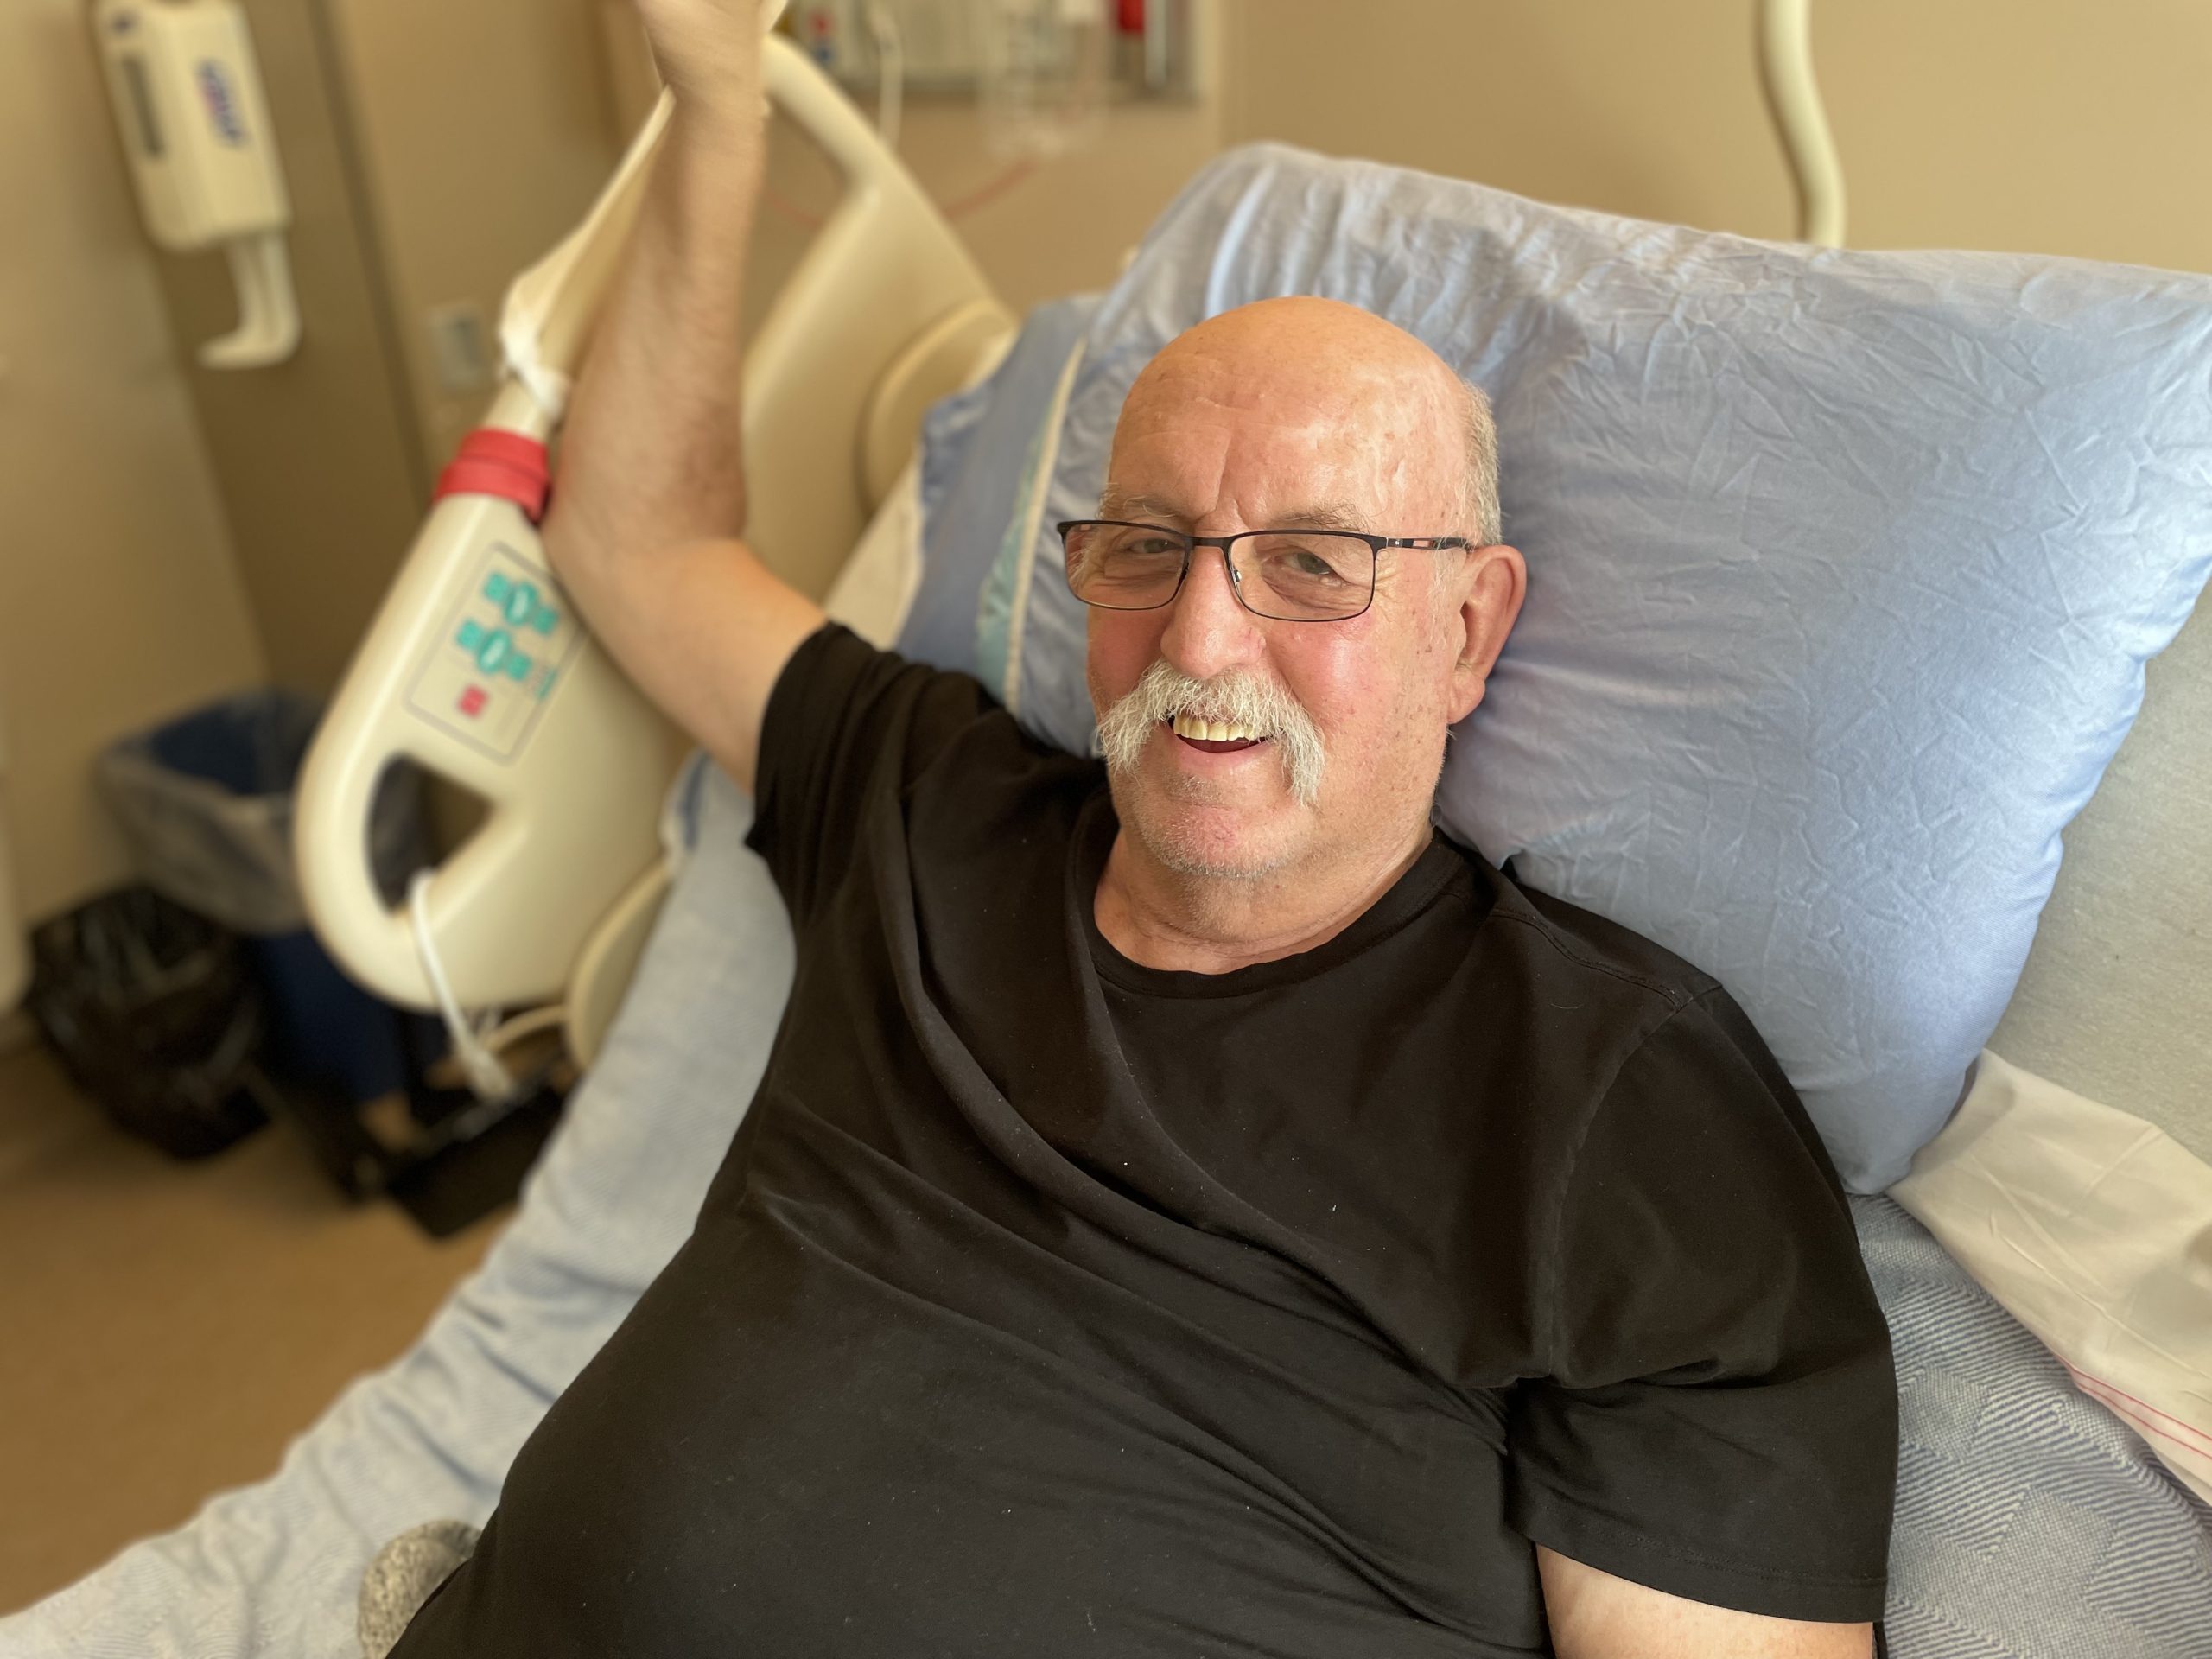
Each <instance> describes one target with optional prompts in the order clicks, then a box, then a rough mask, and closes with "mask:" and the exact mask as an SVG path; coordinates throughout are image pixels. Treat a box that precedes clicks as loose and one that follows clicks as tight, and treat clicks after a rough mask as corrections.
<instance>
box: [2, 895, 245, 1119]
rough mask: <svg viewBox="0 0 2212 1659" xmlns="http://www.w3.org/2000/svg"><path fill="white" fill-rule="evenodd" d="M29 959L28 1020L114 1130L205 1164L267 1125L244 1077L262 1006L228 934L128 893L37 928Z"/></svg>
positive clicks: (153, 898) (238, 945) (154, 899)
mask: <svg viewBox="0 0 2212 1659" xmlns="http://www.w3.org/2000/svg"><path fill="white" fill-rule="evenodd" d="M31 955H32V958H33V961H34V963H35V968H34V970H33V973H32V977H31V988H30V993H29V996H28V997H26V998H25V1005H26V1006H27V1007H29V1010H30V1014H31V1017H32V1019H34V1020H36V1021H37V1023H38V1027H39V1031H40V1033H41V1035H43V1036H44V1037H45V1039H46V1040H47V1044H48V1046H49V1047H50V1048H52V1049H53V1051H54V1053H55V1054H56V1055H57V1056H59V1057H60V1061H61V1065H62V1069H63V1070H64V1071H67V1072H68V1074H69V1076H70V1078H71V1080H72V1081H73V1082H74V1083H75V1084H77V1086H78V1087H79V1089H81V1090H84V1091H85V1092H86V1094H88V1095H90V1096H92V1098H93V1099H94V1100H96V1101H98V1102H99V1103H100V1104H101V1105H102V1106H103V1107H105V1109H107V1112H108V1115H109V1116H111V1117H112V1118H114V1119H115V1121H116V1122H118V1124H120V1125H121V1126H122V1127H123V1128H125V1129H128V1130H130V1133H132V1134H133V1135H139V1136H142V1137H143V1138H144V1139H146V1140H148V1141H152V1142H153V1143H154V1144H155V1145H156V1146H157V1147H161V1148H162V1151H164V1152H166V1153H168V1154H170V1155H171V1156H173V1157H177V1158H204V1157H206V1156H207V1154H210V1153H215V1152H220V1151H221V1150H222V1149H223V1148H224V1147H227V1146H229V1145H230V1144H231V1143H232V1141H237V1140H238V1139H239V1138H240V1137H241V1136H243V1135H247V1134H249V1133H250V1132H251V1131H252V1130H254V1129H257V1128H260V1126H261V1125H262V1124H263V1123H264V1122H267V1121H268V1117H267V1114H265V1113H264V1111H263V1110H262V1109H261V1105H260V1103H259V1102H258V1100H257V1098H256V1097H255V1096H254V1094H253V1092H252V1089H251V1081H250V1078H249V1072H250V1070H251V1066H252V1064H253V1057H254V1054H255V1052H256V1050H257V1048H258V1047H259V1046H260V1043H261V1035H262V1008H261V997H260V992H259V988H258V987H257V984H256V983H255V980H254V976H253V970H252V969H251V965H250V964H249V963H247V961H246V959H245V949H244V946H243V944H242V942H241V941H240V939H239V938H238V935H237V934H235V933H232V931H230V930H229V929H227V928H225V927H221V926H219V925H217V924H215V923H213V922H211V921H209V920H207V918H205V917H201V916H195V915H194V914H193V913H192V912H190V911H188V910H186V909H185V908H184V907H183V906H181V905H175V904H172V903H170V902H169V901H168V899H164V898H162V896H161V895H160V894H159V893H156V892H154V891H153V889H152V888H150V887H143V886H139V887H124V888H122V889H119V890H118V891H117V892H114V893H104V894H102V895H101V896H100V897H99V898H97V899H93V900H92V901H91V902H90V903H89V904H84V905H79V906H78V907H77V908H76V909H74V910H73V911H71V912H68V913H67V915H64V916H60V917H58V918H55V919H54V920H53V921H50V922H48V923H46V924H45V925H42V926H41V927H40V928H39V929H38V930H37V931H36V932H35V933H34V934H33V935H32V936H31Z"/></svg>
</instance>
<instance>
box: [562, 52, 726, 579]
mask: <svg viewBox="0 0 2212 1659" xmlns="http://www.w3.org/2000/svg"><path fill="white" fill-rule="evenodd" d="M765 148H766V120H765V116H764V114H763V112H762V105H761V100H760V96H759V93H758V91H757V89H756V90H755V91H754V92H753V95H752V96H751V97H750V98H741V99H736V100H734V102H732V103H731V104H728V105H724V106H721V107H716V108H713V109H707V110H702V109H697V108H693V107H688V106H687V105H685V104H684V103H683V102H681V101H679V102H678V104H677V107H676V109H675V111H674V112H673V114H672V116H671V120H670V123H669V129H668V131H667V133H666V135H665V136H664V138H663V140H662V145H661V154H660V156H659V157H658V162H657V163H656V165H655V168H654V170H653V175H652V178H651V180H650V181H648V184H647V187H646V194H645V200H644V201H643V203H642V204H641V205H640V210H639V217H638V222H637V225H636V226H635V228H634V230H633V231H632V237H631V243H630V247H629V249H628V251H627V253H626V258H625V261H624V264H623V268H622V270H621V271H620V275H619V276H618V277H617V278H616V279H615V283H614V287H613V291H612V293H611V294H610V295H609V296H608V301H607V308H606V309H605V311H604V312H603V313H602V315H601V321H600V323H599V326H598V328H597V330H596V332H595V334H594V338H593V340H592V344H591V347H590V350H589V352H588V355H587V357H586V360H585V365H584V372H583V375H582V380H581V382H580V384H579V385H578V387H577V391H576V397H575V404H574V405H573V407H572V409H571V411H570V415H569V423H568V429H567V433H566V435H565V437H564V439H563V446H562V456H561V466H560V486H559V488H558V490H557V491H556V493H555V497H554V507H553V512H552V513H551V515H550V518H548V520H547V523H546V526H545V542H546V551H547V555H548V556H549V557H550V558H551V560H552V561H553V563H554V567H555V569H556V570H559V571H560V572H561V573H562V574H563V575H564V576H566V577H568V578H569V580H570V581H571V582H579V581H581V582H583V584H584V585H586V586H588V585H590V576H591V575H592V574H593V569H592V568H593V567H594V565H595V564H597V563H599V562H600V561H602V560H607V559H614V560H621V559H631V558H639V557H645V556H650V555H651V554H652V552H653V551H654V550H658V549H664V548H668V547H671V546H674V545H676V544H677V543H683V542H691V541H699V540H703V539H707V538H710V537H734V536H736V535H738V534H739V533H741V531H742V530H743V529H744V525H745V474H744V469H743V467H742V465H741V461H740V456H739V443H740V436H741V434H740V430H739V424H740V423H739V408H740V402H741V396H742V388H743V374H742V368H743V347H742V342H741V337H740V336H741V322H740V313H741V298H742V294H741V285H742V282H743V277H744V269H745V257H746V245H747V240H748V238H750V236H751V233H752V228H753V206H754V202H755V200H756V198H757V196H758V194H759V191H760V169H761V163H762V157H763V152H764V149H765Z"/></svg>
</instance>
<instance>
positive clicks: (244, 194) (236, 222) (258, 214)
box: [93, 0, 300, 369]
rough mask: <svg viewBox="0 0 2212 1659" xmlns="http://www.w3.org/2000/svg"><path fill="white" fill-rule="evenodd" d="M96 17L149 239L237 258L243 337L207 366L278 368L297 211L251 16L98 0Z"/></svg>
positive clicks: (197, 0) (286, 345)
mask: <svg viewBox="0 0 2212 1659" xmlns="http://www.w3.org/2000/svg"><path fill="white" fill-rule="evenodd" d="M93 18H94V22H93V27H94V29H95V31H96V34H97V35H98V38H99V47H100V58H101V62H102V64H103V65H104V67H105V70H106V73H107V83H108V91H109V93H110V96H111V101H112V103H113V105H114V108H115V118H116V123H117V125H118V127H119V128H120V130H121V131H122V134H123V147H124V152H125V153H126V154H127V155H128V156H130V176H131V180H132V182H133V183H134V184H135V185H136V186H137V192H138V206H139V209H140V211H141V212H142V213H143V214H144V216H145V220H146V229H147V231H148V232H149V234H150V235H151V236H152V237H153V238H154V240H155V241H156V242H157V243H159V244H160V245H162V247H164V248H168V249H169V250H171V251H174V252H178V253H192V252H198V251H202V250H205V249H210V248H217V247H219V248H221V249H222V250H223V251H225V253H226V255H228V257H229V259H230V265H231V280H232V283H233V284H234V285H235V286H236V287H237V289H238V327H236V328H235V329H233V330H232V332H231V333H230V334H226V335H224V336H223V337H222V338H221V339H219V340H210V341H208V342H207V344H206V345H204V346H201V347H200V362H201V363H202V364H204V365H207V367H208V368H211V369H255V368H266V367H268V366H270V365H273V364H277V363H282V362H283V361H284V360H285V359H287V358H289V357H290V356H291V355H292V353H294V352H295V351H296V349H298V346H299V340H300V312H299V304H298V302H297V300H296V297H295V296H294V294H293V291H292V266H291V259H290V256H289V253H288V252H287V251H286V248H285V243H284V229H285V226H288V225H289V224H290V222H291V218H292V209H291V202H290V200H289V197H288V195H287V194H286V193H285V189H284V175H283V168H281V167H280V166H279V165H278V162H277V139H276V133H275V130H274V129H273V128H272V127H271V126H270V120H269V109H268V103H267V100H266V99H264V96H263V94H262V89H261V73H260V70H259V68H258V67H257V64H256V62H255V59H254V52H253V39H252V36H251V34H249V33H248V31H247V29H246V20H245V12H244V11H243V10H240V9H239V7H238V4H237V3H236V0H160V3H156V0H100V4H99V8H98V9H97V10H96V11H95V12H94V14H93Z"/></svg>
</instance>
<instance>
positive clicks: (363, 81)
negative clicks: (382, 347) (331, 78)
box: [323, 0, 620, 474]
mask: <svg viewBox="0 0 2212 1659" xmlns="http://www.w3.org/2000/svg"><path fill="white" fill-rule="evenodd" d="M323 3H326V4H327V6H328V8H329V14H330V16H331V19H332V22H333V26H334V27H333V35H334V41H335V43H336V46H337V49H338V52H339V54H340V60H341V61H342V63H343V65H344V73H345V76H346V83H347V86H348V88H349V96H350V97H351V99H352V102H353V111H354V114H355V117H356V119H357V123H358V124H357V127H356V130H355V137H356V142H357V143H358V145H359V162H360V168H361V175H362V177H363V179H364V181H365V184H366V187H367V191H368V196H369V200H370V203H371V204H372V212H373V215H374V220H375V225H376V235H377V238H378V243H379V245H380V247H381V251H382V253H383V256H384V258H385V268H386V270H387V272H388V275H389V277H390V280H391V296H390V298H391V315H392V317H393V319H394V323H395V332H396V334H397V340H398V346H399V350H400V353H401V355H402V357H403V359H404V361H405V364H406V366H407V372H408V377H409V380H410V388H411V395H412V398H413V404H414V410H415V414H416V427H417V430H418V434H419V441H420V442H421V444H422V447H423V464H424V466H425V467H426V468H428V469H429V470H430V471H431V473H432V474H435V470H436V469H437V468H439V467H442V466H443V465H444V464H445V462H446V461H447V460H448V458H449V457H450V456H451V455H452V454H453V448H454V444H455V443H457V442H459V441H460V440H461V437H462V435H464V434H466V433H467V430H468V429H469V428H470V426H472V425H473V424H474V423H475V420H476V417H477V416H478V415H479V414H480V412H481V411H482V409H483V406H484V402H485V398H486V395H487V394H488V392H489V390H490V386H489V385H488V383H487V384H486V385H482V386H477V387H470V386H467V385H447V384H444V383H442V380H441V378H440V375H439V373H438V371H437V367H436V364H435V361H434V359H433V355H432V352H431V344H430V340H431V331H430V317H431V315H432V314H433V313H434V312H436V311H440V310H442V309H447V308H470V309H473V310H474V312H475V314H476V315H478V316H480V318H481V319H482V320H483V322H484V325H485V330H486V334H485V337H486V343H487V345H489V346H493V356H492V359H491V360H492V361H493V363H494V364H495V365H496V362H497V355H496V342H495V340H494V339H493V334H494V331H495V330H496V328H497V327H498V322H499V302H500V300H501V298H502V296H504V295H505V292H506V288H507V284H508V283H509V282H510V281H512V278H513V277H514V275H515V273H516V272H517V271H518V270H520V269H521V268H522V267H523V266H524V265H526V264H529V263H530V262H531V261H532V260H534V259H536V258H537V256H538V255H539V254H541V253H543V252H544V251H546V250H547V249H549V248H550V247H551V246H552V245H554V244H555V243H556V242H558V241H559V240H560V239H561V238H563V237H564V236H566V235H567V234H568V233H569V230H570V229H571V228H573V227H574V226H575V223H576V221H577V220H578V219H581V218H582V216H583V213H584V211H585V209H586V208H587V207H589V206H590V204H591V201H592V199H593V198H594V196H596V195H597V194H599V189H600V187H601V185H602V184H604V183H605V182H606V181H607V175H608V174H609V173H610V172H611V171H612V170H613V167H614V162H615V160H616V158H617V156H619V154H620V150H619V149H618V147H617V146H616V144H615V143H614V141H613V134H612V132H611V131H610V130H609V127H608V124H607V107H606V91H607V87H606V78H605V73H604V70H603V67H602V64H601V39H600V32H599V15H598V12H599V5H600V3H601V0H466V3H456V0H323Z"/></svg>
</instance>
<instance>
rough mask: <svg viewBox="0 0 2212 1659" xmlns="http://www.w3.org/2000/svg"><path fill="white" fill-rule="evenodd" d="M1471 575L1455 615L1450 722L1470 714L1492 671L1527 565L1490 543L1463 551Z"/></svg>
mask: <svg viewBox="0 0 2212 1659" xmlns="http://www.w3.org/2000/svg"><path fill="white" fill-rule="evenodd" d="M1467 563H1468V566H1469V568H1470V569H1471V572H1472V574H1471V575H1470V577H1469V578H1468V580H1467V588H1466V595H1467V596H1466V599H1465V601H1464V602H1463V603H1462V604H1461V605H1460V607H1459V615H1458V623H1459V659H1458V660H1457V661H1456V662H1454V663H1453V664H1452V723H1453V724H1454V725H1457V724H1458V723H1459V721H1463V720H1465V718H1466V717H1467V716H1468V715H1471V714H1472V713H1474V711H1475V709H1476V706H1477V705H1478V704H1479V703H1480V702H1482V700H1483V692H1484V689H1485V688H1486V687H1487V686H1488V684H1489V683H1490V671H1491V669H1492V668H1494V667H1496V666H1497V655H1498V652H1502V651H1503V650H1504V649H1505V637H1506V635H1508V634H1510V633H1511V632H1513V624H1514V622H1515V621H1516V620H1517V619H1518V618H1519V617H1520V614H1521V601H1522V600H1524V599H1526V598H1527V597H1528V595H1529V565H1528V562H1527V561H1526V560H1524V559H1523V558H1522V556H1521V551H1520V550H1519V549H1518V548H1513V547H1508V546H1506V545H1505V544H1504V543H1502V542H1500V543H1493V544H1492V545H1491V546H1489V547H1478V548H1474V549H1471V550H1469V552H1468V554H1467Z"/></svg>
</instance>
